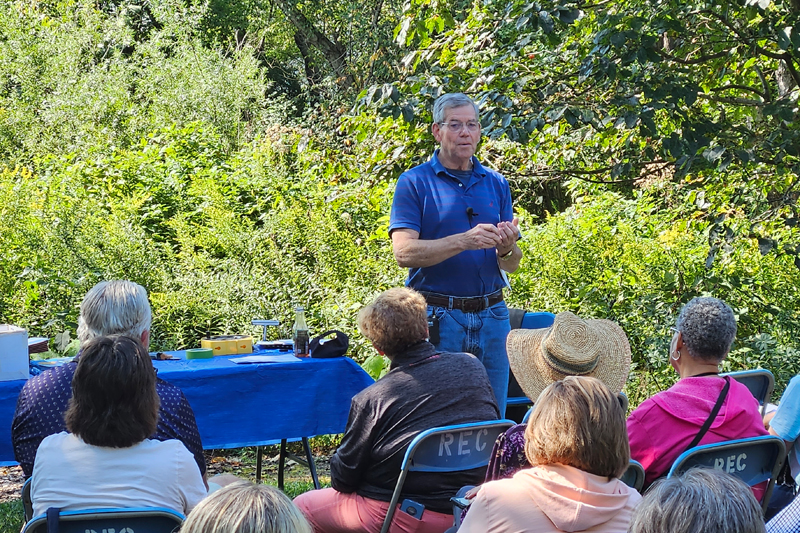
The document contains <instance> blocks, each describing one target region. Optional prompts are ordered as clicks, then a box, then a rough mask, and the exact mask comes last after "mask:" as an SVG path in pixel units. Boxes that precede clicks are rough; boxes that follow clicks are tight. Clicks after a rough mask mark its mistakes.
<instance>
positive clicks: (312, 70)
mask: <svg viewBox="0 0 800 533" xmlns="http://www.w3.org/2000/svg"><path fill="white" fill-rule="evenodd" d="M294 44H296V45H297V49H298V50H300V55H301V56H303V65H304V66H305V72H306V79H307V80H308V84H309V85H310V86H311V87H312V88H313V87H314V85H316V84H317V83H319V81H320V79H321V76H320V74H319V69H317V66H316V65H315V64H314V57H313V56H312V55H311V49H310V48H309V47H308V43H307V42H306V40H305V37H303V34H302V33H301V32H299V31H296V32H294Z"/></svg>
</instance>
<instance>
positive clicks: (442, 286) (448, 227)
mask: <svg viewBox="0 0 800 533" xmlns="http://www.w3.org/2000/svg"><path fill="white" fill-rule="evenodd" d="M438 153H439V151H438V150H436V151H435V152H434V153H433V156H432V157H431V159H430V160H429V161H427V162H426V163H422V164H421V165H418V166H416V167H414V168H412V169H411V170H408V171H406V172H404V173H403V174H401V175H400V178H399V179H398V180H397V187H396V188H395V191H394V200H393V202H392V213H391V216H390V220H389V233H390V234H391V232H392V231H394V230H396V229H401V228H403V229H411V230H414V231H417V232H419V238H420V239H423V240H433V239H441V238H442V237H447V236H449V235H453V234H456V233H464V232H466V231H469V230H470V229H472V228H473V227H475V225H477V224H493V225H497V223H498V222H501V221H511V220H512V219H513V217H514V213H513V209H512V205H511V189H510V188H509V186H508V181H506V179H505V178H504V177H503V176H501V175H500V174H498V173H497V172H495V171H493V170H491V169H488V168H485V167H484V166H483V165H481V164H480V162H479V161H478V159H477V158H476V157H474V156H473V158H472V163H473V168H472V176H471V177H470V178H469V179H468V180H466V181H465V182H463V181H462V180H459V179H458V178H456V177H455V176H453V175H452V174H451V173H450V172H448V171H447V169H446V168H445V167H444V166H443V165H442V164H441V163H440V162H439V158H438ZM469 208H472V213H473V215H472V216H471V217H470V216H469V215H468V214H467V212H468V209H469ZM406 285H407V286H409V287H411V288H413V289H416V290H418V291H427V292H435V293H439V294H445V295H448V296H458V297H471V296H485V295H487V294H491V293H493V292H496V291H498V290H500V289H502V288H503V287H504V286H505V280H504V279H503V276H502V274H501V273H500V267H499V266H498V265H497V254H496V252H495V249H494V248H491V249H488V250H465V251H463V252H461V253H459V254H457V255H455V256H453V257H451V258H450V259H446V260H445V261H442V262H441V263H439V264H438V265H434V266H430V267H425V268H410V269H409V270H408V279H407V280H406Z"/></svg>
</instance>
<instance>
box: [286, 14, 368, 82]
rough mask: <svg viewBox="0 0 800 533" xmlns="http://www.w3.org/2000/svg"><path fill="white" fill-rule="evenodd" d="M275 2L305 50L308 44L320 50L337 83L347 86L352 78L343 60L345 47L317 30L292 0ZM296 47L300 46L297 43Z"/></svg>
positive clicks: (304, 56)
mask: <svg viewBox="0 0 800 533" xmlns="http://www.w3.org/2000/svg"><path fill="white" fill-rule="evenodd" d="M275 3H277V4H278V7H279V8H280V9H281V11H283V14H284V15H286V18H287V19H289V22H290V23H291V24H292V26H294V27H295V30H296V31H297V32H298V33H300V34H301V37H302V39H300V41H301V42H303V43H304V45H305V46H306V51H307V50H308V45H311V46H313V47H314V48H316V49H317V50H319V51H320V52H322V55H323V56H325V59H326V61H328V63H330V65H331V67H332V68H333V71H334V72H335V73H336V76H337V77H338V78H339V79H338V83H339V85H340V86H342V87H343V88H347V87H349V86H350V85H351V84H352V82H353V78H352V76H351V75H350V74H349V73H348V68H347V62H346V60H345V55H346V53H347V50H345V47H344V46H342V45H341V43H339V42H338V41H335V40H333V41H332V40H330V39H328V37H326V36H325V34H323V33H322V32H321V31H319V30H318V29H317V28H316V27H315V26H314V25H313V24H312V23H311V21H309V20H308V19H307V18H306V16H305V15H303V13H301V12H300V10H299V9H297V6H296V5H295V3H294V0H276V2H275ZM297 42H298V38H297V36H296V35H295V43H297ZM298 48H300V46H299V45H298ZM300 53H301V54H303V51H302V50H301V51H300ZM305 58H306V55H305V54H303V59H304V60H305ZM306 74H308V72H307V73H306Z"/></svg>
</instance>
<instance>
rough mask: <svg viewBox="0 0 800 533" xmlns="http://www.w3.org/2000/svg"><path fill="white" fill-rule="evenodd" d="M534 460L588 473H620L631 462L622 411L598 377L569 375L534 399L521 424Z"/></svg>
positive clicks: (531, 461)
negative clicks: (567, 466)
mask: <svg viewBox="0 0 800 533" xmlns="http://www.w3.org/2000/svg"><path fill="white" fill-rule="evenodd" d="M525 455H526V456H527V458H528V461H530V463H531V464H532V465H547V464H554V463H559V464H564V465H569V466H574V467H575V468H579V469H581V470H583V471H585V472H589V473H590V474H595V475H598V476H607V477H616V478H618V477H620V476H622V474H623V473H624V472H625V470H626V469H627V468H628V463H629V462H630V455H631V451H630V446H629V444H628V431H627V429H626V427H625V413H624V412H623V411H622V406H620V404H619V401H618V400H617V397H616V396H615V395H614V393H612V392H611V390H610V389H609V388H608V387H607V386H606V385H605V384H604V383H603V382H602V381H600V380H599V379H596V378H591V377H586V376H567V377H565V378H564V379H563V380H561V381H556V382H554V383H552V384H550V385H549V386H548V387H547V388H546V389H544V391H542V394H541V395H540V396H539V398H538V400H536V405H535V406H534V408H533V412H532V413H531V417H530V419H529V420H528V427H527V428H526V429H525Z"/></svg>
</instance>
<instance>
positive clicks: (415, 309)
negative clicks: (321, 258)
mask: <svg viewBox="0 0 800 533" xmlns="http://www.w3.org/2000/svg"><path fill="white" fill-rule="evenodd" d="M358 329H359V330H360V331H361V333H362V334H363V335H364V336H365V337H366V338H367V339H369V340H370V341H371V342H372V346H373V347H374V348H375V349H376V350H377V351H378V353H380V354H384V355H386V357H388V358H389V360H390V361H391V363H392V365H391V370H390V371H389V373H388V374H386V375H385V376H384V377H382V378H381V379H379V380H378V381H377V382H375V383H373V384H372V385H370V386H369V387H367V388H366V389H364V390H363V391H361V392H360V393H358V394H357V395H356V396H355V397H354V398H353V402H352V405H351V407H350V417H349V419H348V421H347V428H346V429H345V432H344V437H342V444H341V446H339V449H338V450H336V453H335V454H334V455H333V457H332V458H331V486H332V488H328V489H321V490H313V491H310V492H306V493H305V494H301V495H300V496H298V497H297V498H296V499H295V503H296V504H297V506H298V507H299V508H300V510H301V511H303V513H304V514H305V515H306V517H307V518H308V521H309V522H310V523H311V525H312V527H313V528H314V531H317V532H325V533H344V532H363V531H369V532H371V533H377V532H378V531H380V529H381V524H382V523H383V520H384V517H385V516H386V511H387V510H388V508H389V501H390V500H391V497H392V492H393V491H394V488H395V485H396V484H397V479H398V477H399V476H400V467H401V464H402V461H403V457H404V456H405V453H406V450H407V448H408V445H409V444H410V443H411V441H412V439H413V438H414V437H415V436H417V434H419V433H420V432H421V431H424V430H426V429H430V428H433V427H440V426H449V425H453V424H465V423H468V422H480V421H483V420H497V418H498V415H499V414H500V413H499V411H498V409H497V403H496V402H495V400H494V395H493V394H492V390H491V386H490V385H489V378H488V376H487V375H486V370H485V369H484V368H483V365H481V363H480V361H478V360H477V359H476V358H475V357H473V356H472V355H470V354H466V353H447V352H439V351H437V350H436V349H435V348H434V347H433V345H432V344H431V343H430V342H428V341H427V340H426V337H427V336H428V326H427V320H426V304H425V299H424V298H423V297H422V295H420V294H419V293H418V292H416V291H413V290H411V289H407V288H394V289H389V290H388V291H386V292H384V293H382V294H380V295H378V296H377V297H376V298H375V299H374V300H373V301H372V302H371V303H370V304H369V305H367V306H366V307H365V308H364V309H362V310H361V312H360V313H359V314H358ZM484 470H485V469H481V468H478V469H473V470H467V471H464V472H448V473H436V472H410V473H409V474H408V477H407V478H406V481H405V484H404V486H403V499H409V500H413V501H414V502H416V503H418V504H421V505H423V506H424V512H423V513H422V514H420V515H418V516H420V517H421V520H420V519H418V518H415V517H413V516H412V515H411V514H408V513H406V512H403V511H399V510H398V511H397V512H396V513H395V514H394V518H393V521H392V524H393V527H395V528H398V529H393V530H395V531H397V530H399V531H415V532H417V533H441V532H442V531H444V530H445V529H447V528H448V527H450V526H451V525H452V524H453V514H452V513H453V506H452V504H451V503H450V497H451V496H453V495H454V494H455V493H456V491H458V489H459V488H461V487H463V486H464V485H474V484H476V483H478V482H480V480H481V479H482V478H483V475H484Z"/></svg>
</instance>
